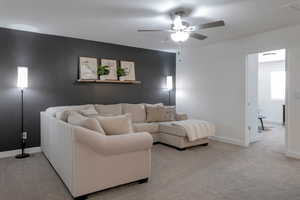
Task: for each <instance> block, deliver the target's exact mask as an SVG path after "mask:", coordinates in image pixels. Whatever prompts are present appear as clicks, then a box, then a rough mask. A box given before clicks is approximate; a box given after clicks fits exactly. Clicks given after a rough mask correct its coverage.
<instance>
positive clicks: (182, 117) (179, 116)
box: [175, 113, 188, 121]
mask: <svg viewBox="0 0 300 200" xmlns="http://www.w3.org/2000/svg"><path fill="white" fill-rule="evenodd" d="M175 118H176V121H182V120H187V119H188V116H187V114H183V113H176V117H175Z"/></svg>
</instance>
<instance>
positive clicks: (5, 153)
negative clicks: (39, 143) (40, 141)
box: [0, 147, 41, 158]
mask: <svg viewBox="0 0 300 200" xmlns="http://www.w3.org/2000/svg"><path fill="white" fill-rule="evenodd" d="M25 152H26V153H39V152H41V147H32V148H26V149H25ZM19 153H21V149H17V150H12V151H2V152H0V158H7V157H14V156H15V155H18V154H19Z"/></svg>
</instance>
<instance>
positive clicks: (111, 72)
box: [100, 58, 118, 80]
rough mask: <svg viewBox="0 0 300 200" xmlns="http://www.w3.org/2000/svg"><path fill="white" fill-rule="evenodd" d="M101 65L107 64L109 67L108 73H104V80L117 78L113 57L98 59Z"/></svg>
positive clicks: (115, 61) (115, 63) (115, 62)
mask: <svg viewBox="0 0 300 200" xmlns="http://www.w3.org/2000/svg"><path fill="white" fill-rule="evenodd" d="M100 62H101V66H108V67H109V74H108V75H105V76H106V77H105V79H106V80H118V76H117V60H114V59H105V58H102V59H100Z"/></svg>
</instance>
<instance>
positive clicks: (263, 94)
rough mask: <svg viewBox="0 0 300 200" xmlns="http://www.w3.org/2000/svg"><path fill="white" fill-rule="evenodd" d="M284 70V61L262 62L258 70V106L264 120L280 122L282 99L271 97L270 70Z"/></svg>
mask: <svg viewBox="0 0 300 200" xmlns="http://www.w3.org/2000/svg"><path fill="white" fill-rule="evenodd" d="M275 71H285V61H276V62H263V63H260V64H259V72H258V76H259V78H258V107H259V110H260V112H261V113H262V114H263V115H265V116H266V117H267V118H266V120H265V121H268V122H272V123H279V124H282V105H283V104H284V103H285V101H284V100H274V99H272V97H271V72H275Z"/></svg>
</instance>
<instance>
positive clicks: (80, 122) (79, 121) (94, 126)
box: [68, 111, 105, 135]
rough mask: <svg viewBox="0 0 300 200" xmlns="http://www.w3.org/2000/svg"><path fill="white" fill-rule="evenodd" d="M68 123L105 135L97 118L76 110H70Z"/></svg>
mask: <svg viewBox="0 0 300 200" xmlns="http://www.w3.org/2000/svg"><path fill="white" fill-rule="evenodd" d="M68 123H70V124H72V125H76V126H81V127H84V128H87V129H90V130H93V131H96V132H99V133H101V134H103V135H105V132H104V130H103V128H102V127H101V125H100V124H99V122H98V120H97V119H95V118H88V117H85V116H83V115H81V114H79V113H77V112H72V111H70V113H69V116H68Z"/></svg>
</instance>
